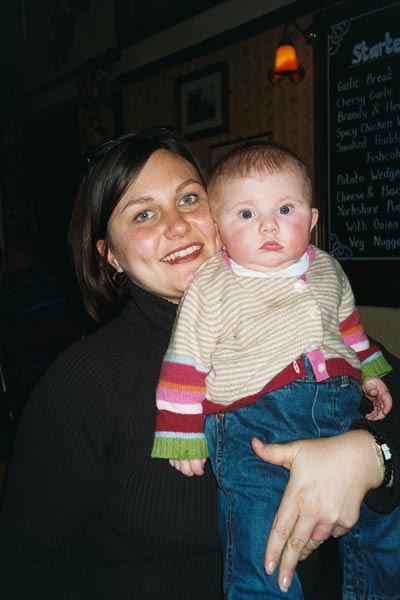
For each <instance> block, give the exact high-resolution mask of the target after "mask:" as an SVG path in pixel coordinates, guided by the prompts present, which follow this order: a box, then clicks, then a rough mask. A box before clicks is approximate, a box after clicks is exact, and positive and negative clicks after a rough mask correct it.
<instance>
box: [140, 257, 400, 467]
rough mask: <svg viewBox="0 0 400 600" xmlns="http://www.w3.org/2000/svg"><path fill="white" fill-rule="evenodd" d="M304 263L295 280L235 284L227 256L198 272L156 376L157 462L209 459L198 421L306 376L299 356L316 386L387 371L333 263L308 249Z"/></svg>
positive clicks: (245, 280) (248, 280) (237, 281)
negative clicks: (306, 360) (306, 361)
mask: <svg viewBox="0 0 400 600" xmlns="http://www.w3.org/2000/svg"><path fill="white" fill-rule="evenodd" d="M308 254H309V259H310V265H309V267H308V270H307V272H306V273H305V274H304V275H303V276H302V277H301V278H297V277H288V278H267V279H265V278H255V277H254V278H253V277H238V276H236V275H235V274H234V273H233V272H232V270H231V269H230V266H229V265H230V264H229V259H228V257H227V256H226V254H225V253H224V252H221V253H219V254H217V255H216V256H214V257H212V258H211V259H210V260H208V261H207V262H206V263H204V265H202V267H200V269H199V270H198V271H197V273H196V274H195V276H194V278H193V280H192V282H191V284H190V286H189V288H188V289H187V291H186V293H185V296H184V298H183V300H182V302H181V305H180V307H179V311H178V315H177V320H176V322H175V328H174V331H173V335H172V338H171V341H170V344H169V348H168V351H167V354H166V356H165V357H164V361H163V364H162V367H161V373H160V380H159V384H158V388H157V398H156V400H157V408H158V414H157V419H156V435H155V441H154V446H153V451H152V456H153V457H159V458H177V459H181V458H200V457H206V456H207V455H208V452H207V441H206V439H205V436H204V432H203V427H204V414H209V413H213V412H220V411H227V410H234V409H236V408H238V407H240V406H244V405H247V404H249V403H252V402H255V401H257V400H258V399H259V398H260V397H261V396H262V395H263V394H264V393H266V392H268V391H271V390H274V389H278V388H280V387H282V386H284V385H286V384H288V383H290V382H291V381H294V380H295V379H299V378H302V377H305V375H306V371H305V367H304V364H303V361H302V358H301V357H302V355H307V357H308V358H309V360H310V362H311V365H312V368H313V371H314V374H315V378H316V380H317V381H323V380H324V379H327V378H328V377H333V376H337V375H350V376H353V377H355V378H357V379H359V380H361V378H363V379H364V380H366V379H369V378H370V377H373V376H382V375H384V374H386V373H388V372H389V371H390V370H391V367H390V365H389V364H388V363H387V361H386V360H385V359H384V357H383V356H382V354H381V352H380V351H379V349H378V348H377V347H376V346H374V345H371V344H370V343H369V340H368V338H367V337H366V335H365V333H364V331H363V328H362V326H361V324H360V322H359V315H358V312H357V310H356V307H355V301H354V296H353V293H352V290H351V287H350V284H349V281H348V279H347V277H346V275H345V274H344V272H343V270H342V268H341V266H340V265H339V263H338V262H337V261H336V260H335V259H333V258H332V257H331V256H329V255H328V254H327V253H326V252H324V251H322V250H320V249H318V248H315V247H314V246H309V248H308Z"/></svg>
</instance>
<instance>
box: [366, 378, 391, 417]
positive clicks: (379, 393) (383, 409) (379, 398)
mask: <svg viewBox="0 0 400 600" xmlns="http://www.w3.org/2000/svg"><path fill="white" fill-rule="evenodd" d="M362 389H363V392H364V394H365V395H366V396H367V398H368V399H369V400H371V402H372V404H373V409H372V411H371V412H370V413H368V414H367V415H365V417H366V418H367V419H369V420H370V421H379V420H380V419H383V418H384V417H386V415H387V414H388V413H389V412H390V411H391V410H392V404H393V402H392V396H391V393H390V392H389V390H388V388H387V386H386V383H385V382H384V381H382V379H380V378H379V377H372V379H368V381H364V383H363V385H362Z"/></svg>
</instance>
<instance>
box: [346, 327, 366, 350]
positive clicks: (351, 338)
mask: <svg viewBox="0 0 400 600" xmlns="http://www.w3.org/2000/svg"><path fill="white" fill-rule="evenodd" d="M342 337H343V340H344V342H345V344H347V345H348V346H355V345H356V344H360V343H366V346H365V347H364V348H363V349H364V350H365V349H366V348H369V341H368V338H367V336H366V335H365V333H364V331H363V330H361V331H357V332H355V333H352V334H350V335H346V333H345V332H344V334H342Z"/></svg>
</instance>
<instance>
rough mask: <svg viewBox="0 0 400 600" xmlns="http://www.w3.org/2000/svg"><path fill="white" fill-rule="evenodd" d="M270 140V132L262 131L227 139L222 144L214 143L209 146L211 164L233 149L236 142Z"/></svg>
mask: <svg viewBox="0 0 400 600" xmlns="http://www.w3.org/2000/svg"><path fill="white" fill-rule="evenodd" d="M257 141H259V142H261V141H262V142H272V132H271V131H266V132H264V133H259V134H257V135H250V136H247V137H239V138H236V139H234V140H229V141H228V142H223V143H222V144H214V145H213V146H210V151H211V166H214V165H215V163H216V162H217V161H218V160H219V159H220V158H222V157H223V156H224V155H225V154H227V153H228V152H230V151H231V150H233V148H234V147H235V146H237V145H238V144H242V143H245V142H257Z"/></svg>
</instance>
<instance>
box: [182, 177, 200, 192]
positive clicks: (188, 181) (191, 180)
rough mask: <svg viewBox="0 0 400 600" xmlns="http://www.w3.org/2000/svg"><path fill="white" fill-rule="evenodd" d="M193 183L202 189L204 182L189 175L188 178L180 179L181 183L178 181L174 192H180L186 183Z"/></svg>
mask: <svg viewBox="0 0 400 600" xmlns="http://www.w3.org/2000/svg"><path fill="white" fill-rule="evenodd" d="M193 183H195V184H197V185H200V186H201V187H202V188H203V189H204V184H203V183H202V181H200V180H199V179H193V178H192V177H190V178H189V179H186V180H185V181H182V183H180V184H179V185H178V186H177V188H176V192H178V193H179V192H181V191H182V190H183V189H184V188H185V187H187V186H188V185H192V184H193Z"/></svg>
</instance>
